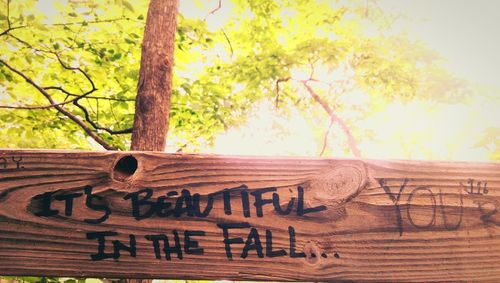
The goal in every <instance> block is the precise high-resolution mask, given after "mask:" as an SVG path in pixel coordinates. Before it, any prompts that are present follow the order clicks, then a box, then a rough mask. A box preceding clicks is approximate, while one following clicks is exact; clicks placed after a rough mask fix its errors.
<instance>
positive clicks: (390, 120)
mask: <svg viewBox="0 0 500 283" xmlns="http://www.w3.org/2000/svg"><path fill="white" fill-rule="evenodd" d="M222 3H223V7H222V9H221V10H220V11H218V12H217V13H215V14H214V15H210V16H208V17H207V23H208V25H209V27H210V28H211V29H217V28H218V27H219V26H220V25H221V24H222V23H223V22H224V21H225V20H226V19H227V17H228V16H229V15H230V11H231V6H230V5H228V2H227V1H222ZM379 3H380V4H379V5H380V8H381V9H383V10H387V11H392V12H395V13H403V14H405V15H406V16H407V17H405V18H403V19H401V20H399V21H398V22H397V26H395V29H400V30H405V31H406V32H407V33H408V36H409V37H410V38H414V39H419V40H421V41H423V42H424V43H425V44H426V45H427V46H429V47H430V48H432V49H434V50H436V51H437V52H438V53H440V54H441V55H442V57H443V59H444V61H445V66H446V67H447V68H448V69H449V70H450V71H451V72H453V73H454V74H456V75H458V76H459V77H461V78H464V79H466V80H468V81H470V82H471V83H473V84H475V85H477V87H478V89H482V91H483V92H484V93H483V94H484V95H479V94H478V95H475V96H474V97H471V98H469V99H468V100H467V101H464V102H462V103H460V104H452V105H450V104H436V103H433V104H430V103H429V102H425V101H414V102H411V103H408V104H401V103H397V102H395V103H391V104H389V105H387V106H386V107H384V108H383V109H382V110H381V111H380V112H378V113H376V114H375V115H372V116H370V118H369V119H368V120H363V121H360V122H358V123H357V124H356V125H354V127H355V128H356V129H358V130H361V131H370V132H371V133H373V135H372V138H370V139H366V140H363V141H358V142H359V145H360V148H361V150H362V153H363V157H364V158H376V159H388V158H390V159H435V160H436V159H439V160H471V161H472V160H474V161H488V158H489V157H488V156H489V152H488V151H487V150H486V149H484V148H476V147H474V144H475V143H476V142H477V139H478V137H479V136H480V135H481V134H482V133H483V132H484V130H485V129H486V128H488V127H495V126H496V127H500V114H499V112H500V111H498V109H500V80H499V74H500V52H499V50H500V31H499V30H498V27H500V17H499V16H498V11H500V1H489V0H478V1H472V0H469V1H455V0H440V1H433V0H412V1H409V0H407V1H392V0H383V1H380V2H379ZM216 6H217V1H208V2H205V6H203V7H202V8H200V6H198V7H196V8H195V7H194V6H193V2H190V1H181V11H182V12H183V13H185V14H190V16H196V17H199V18H205V17H206V16H207V14H208V12H209V11H210V10H211V9H213V8H214V7H216ZM351 95H354V96H359V99H360V100H363V99H364V94H362V93H354V94H351ZM293 111H295V110H292V112H293ZM275 125H279V126H280V127H275ZM283 128H285V129H287V131H285V132H283ZM325 128H326V123H325ZM315 135H316V136H315ZM330 140H331V142H330V143H329V144H328V147H329V148H330V150H331V152H332V153H333V155H334V156H335V157H350V153H348V152H345V151H343V150H341V149H339V148H341V144H342V142H344V141H345V137H344V135H343V133H342V132H341V131H340V129H339V128H338V127H337V128H335V127H334V128H333V129H332V132H331V135H330ZM321 146H322V139H321V136H319V137H318V133H313V131H312V130H311V127H310V125H308V123H307V122H306V121H305V119H304V118H302V117H301V116H300V115H299V113H298V112H297V113H293V115H291V116H289V117H280V116H279V115H277V114H276V113H275V111H274V110H273V107H272V105H270V104H269V103H263V104H262V105H260V106H258V107H257V108H256V110H255V114H254V115H252V116H251V118H250V120H249V121H248V123H247V124H246V125H243V126H241V127H240V128H238V129H232V130H230V131H229V132H227V133H225V134H223V135H220V136H219V137H218V138H217V140H216V143H215V147H214V149H213V150H212V152H213V153H220V154H245V155H247V154H249V155H304V156H317V155H318V153H319V151H320V149H321Z"/></svg>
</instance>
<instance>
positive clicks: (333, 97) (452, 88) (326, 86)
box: [0, 0, 467, 152]
mask: <svg viewBox="0 0 500 283" xmlns="http://www.w3.org/2000/svg"><path fill="white" fill-rule="evenodd" d="M182 2H185V1H182ZM147 4H148V3H147V1H145V0H137V1H126V0H100V1H72V0H60V1H57V0H50V1H47V0H43V1H42V0H23V1H14V0H12V1H10V2H9V1H8V0H0V6H1V8H0V32H1V35H0V50H1V52H0V54H1V55H0V59H1V60H2V61H3V62H4V63H6V64H2V63H0V105H4V106H5V105H8V106H13V108H14V109H5V108H4V109H0V121H1V123H2V127H0V147H22V148H67V149H89V148H96V147H97V148H98V147H99V145H98V144H97V143H96V142H95V140H94V139H92V138H91V137H90V136H89V134H88V133H86V132H85V131H84V130H83V129H82V126H81V125H78V124H77V123H75V120H74V119H72V118H71V117H69V116H68V115H65V114H64V113H61V111H58V110H57V109H56V108H55V107H50V104H54V103H51V102H50V101H48V99H47V96H46V95H45V96H44V95H43V93H41V92H40V91H39V90H37V89H36V87H34V85H33V84H30V83H29V82H26V80H25V78H23V77H22V76H21V75H20V74H19V73H16V72H15V71H13V70H12V68H14V69H15V70H17V71H19V72H20V73H22V74H24V75H25V76H26V77H27V78H29V79H31V80H32V81H33V82H34V84H36V85H38V86H40V87H42V88H44V90H45V91H46V92H47V93H48V94H49V95H50V97H51V98H53V100H54V101H55V103H62V105H61V106H60V107H62V108H63V109H65V110H67V111H68V112H69V113H70V114H71V115H73V116H74V117H76V119H79V120H81V121H82V122H83V124H84V125H85V126H86V127H88V128H89V129H90V130H91V131H92V132H93V133H95V134H96V135H97V136H98V137H99V138H101V139H102V140H103V141H105V142H106V143H108V144H110V145H112V146H114V147H116V148H118V149H128V147H129V144H130V134H129V133H130V128H131V127H132V124H133V114H134V99H135V95H136V84H137V80H138V73H139V63H140V51H141V41H142V36H143V35H142V33H143V28H144V24H145V17H146V14H147ZM184 4H185V3H184ZM212 4H214V3H212ZM190 5H191V6H190V7H191V8H192V9H203V8H204V9H206V10H207V11H211V10H212V9H213V10H212V11H211V13H207V14H206V17H205V18H200V17H190V16H188V15H187V14H188V13H186V15H182V14H181V15H180V16H179V18H178V24H179V25H178V34H177V40H176V43H175V44H176V50H175V73H174V74H175V76H174V88H173V89H174V90H173V93H172V107H171V117H170V130H169V138H170V139H172V140H173V143H174V144H175V146H176V148H180V149H182V150H189V151H195V150H198V149H199V148H201V147H202V146H204V145H209V144H210V143H211V142H213V139H214V137H215V136H216V134H218V133H221V132H223V131H225V130H227V129H229V128H231V127H234V126H237V125H240V124H241V123H242V122H243V121H244V120H245V118H246V115H247V114H248V113H249V110H251V109H252V107H253V106H254V105H255V103H257V102H259V101H262V100H269V101H272V102H273V104H274V105H275V107H276V111H280V112H283V113H284V114H286V113H287V110H288V109H290V107H296V108H298V109H300V110H301V111H302V113H303V115H304V116H306V117H309V118H310V119H313V120H314V119H320V120H325V119H326V120H331V121H332V123H331V124H334V123H337V124H339V125H341V126H342V129H343V131H344V134H345V135H346V136H347V137H348V139H347V140H348V141H349V142H346V150H351V151H353V152H355V147H356V140H357V139H359V138H361V137H362V136H363V135H364V134H366V133H362V132H360V131H357V130H356V127H355V125H356V121H357V119H363V117H366V116H367V115H369V114H370V112H371V111H374V110H376V109H377V106H380V105H381V104H383V102H384V101H389V100H392V99H406V100H410V99H413V98H416V97H419V98H429V99H441V100H450V99H456V98H457V97H460V96H462V95H465V94H467V88H466V86H465V85H464V84H463V83H462V82H461V81H460V80H457V79H456V78H453V77H452V76H450V75H449V74H448V73H446V72H445V71H443V70H442V69H440V68H439V64H438V63H439V57H438V56H437V55H436V54H434V53H433V52H430V51H429V50H427V49H426V48H425V47H424V46H422V45H421V44H419V43H418V42H414V41H412V40H410V39H408V38H406V37H405V36H402V35H399V34H396V33H394V32H393V31H392V30H391V28H390V27H391V24H392V22H393V20H392V18H391V17H390V16H389V15H385V14H383V13H382V12H381V11H380V9H378V8H377V6H376V3H375V4H374V3H373V2H371V1H367V2H364V1H363V2H349V3H343V2H337V1H330V0H323V1H320V0H318V1H313V0H300V1H291V0H290V1H286V0H283V1H267V0H234V1H232V2H226V1H222V5H229V6H231V7H232V10H231V12H230V13H226V14H227V19H226V20H225V21H224V22H223V23H222V24H220V25H219V26H218V27H216V28H211V27H210V25H209V24H210V23H211V22H210V21H211V20H213V19H214V18H216V16H217V13H222V9H219V8H217V7H216V5H214V7H208V6H207V4H206V3H205V1H194V2H193V3H191V4H190ZM2 31H3V32H2ZM7 64H8V66H10V67H11V68H9V67H8V66H7ZM353 90H357V91H362V92H364V93H367V94H368V95H369V97H370V100H369V101H367V102H366V103H364V104H363V105H350V104H349V103H347V102H345V101H346V100H345V99H342V97H344V96H347V95H350V93H352V91H353ZM340 101H343V103H340ZM20 106H28V107H27V108H30V107H31V108H32V107H33V106H36V107H40V106H48V107H46V108H44V109H15V108H19V107H20ZM353 107H357V108H356V109H355V110H356V111H357V112H356V113H358V114H357V115H355V116H354V117H342V116H341V115H339V113H342V111H343V109H348V108H353ZM332 113H333V114H332ZM312 126H314V125H312ZM316 127H318V126H316ZM322 127H323V126H322ZM317 130H318V131H321V132H323V131H325V130H326V129H324V128H318V129H317ZM319 138H321V137H319Z"/></svg>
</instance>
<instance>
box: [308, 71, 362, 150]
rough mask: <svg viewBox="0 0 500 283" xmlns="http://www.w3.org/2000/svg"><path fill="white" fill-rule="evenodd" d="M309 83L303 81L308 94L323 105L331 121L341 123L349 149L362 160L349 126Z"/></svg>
mask: <svg viewBox="0 0 500 283" xmlns="http://www.w3.org/2000/svg"><path fill="white" fill-rule="evenodd" d="M308 81H309V80H304V81H301V83H302V84H303V85H304V87H305V88H306V89H307V92H309V94H310V95H311V96H312V98H313V99H314V101H316V102H317V103H319V104H320V105H321V107H322V108H323V110H325V111H326V113H328V115H329V116H330V119H331V120H332V121H335V122H337V123H339V125H340V127H341V128H342V130H343V131H344V133H345V134H346V136H347V142H348V144H349V148H350V149H351V152H352V153H353V155H354V156H355V157H357V158H360V157H361V152H360V151H359V148H358V145H357V142H356V140H355V139H354V137H353V135H352V133H351V130H350V129H349V127H348V126H347V124H346V123H345V122H344V121H343V120H342V119H340V117H339V116H337V115H336V114H335V112H333V110H332V108H330V106H329V105H328V103H327V102H326V101H325V100H323V99H322V98H321V97H320V96H319V95H318V94H317V93H316V92H315V91H314V89H312V87H311V86H310V85H308V84H307V83H308ZM328 131H329V130H328Z"/></svg>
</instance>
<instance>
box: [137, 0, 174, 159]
mask: <svg viewBox="0 0 500 283" xmlns="http://www.w3.org/2000/svg"><path fill="white" fill-rule="evenodd" d="M178 5H179V3H178V0H151V2H150V3H149V10H148V16H147V19H146V27H145V29H144V39H143V43H142V54H141V56H142V57H141V69H140V72H139V83H138V87H137V98H136V102H135V117H134V128H133V132H132V145H131V150H147V151H163V150H164V149H165V141H166V137H167V131H168V119H169V114H170V95H171V93H172V71H173V61H174V47H175V33H176V30H177V12H178Z"/></svg>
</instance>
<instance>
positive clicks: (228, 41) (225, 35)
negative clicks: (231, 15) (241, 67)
mask: <svg viewBox="0 0 500 283" xmlns="http://www.w3.org/2000/svg"><path fill="white" fill-rule="evenodd" d="M221 31H222V34H223V35H224V37H225V38H226V41H227V43H228V44H229V49H231V57H233V55H234V49H233V45H232V44H231V41H230V40H229V37H228V36H227V34H226V32H225V31H224V29H223V28H221Z"/></svg>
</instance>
